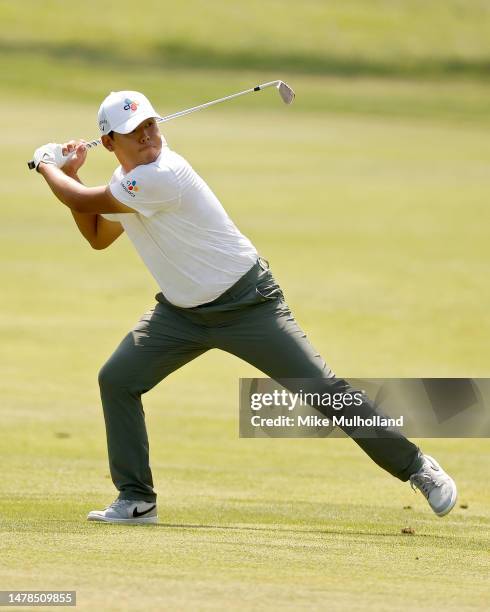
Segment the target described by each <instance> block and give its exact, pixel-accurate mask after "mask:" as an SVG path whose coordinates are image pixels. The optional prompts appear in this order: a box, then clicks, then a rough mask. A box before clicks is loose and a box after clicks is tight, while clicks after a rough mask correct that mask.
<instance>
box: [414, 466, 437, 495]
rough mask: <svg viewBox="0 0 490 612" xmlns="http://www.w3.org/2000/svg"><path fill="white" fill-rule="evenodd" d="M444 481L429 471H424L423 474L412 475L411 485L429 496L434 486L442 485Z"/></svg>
mask: <svg viewBox="0 0 490 612" xmlns="http://www.w3.org/2000/svg"><path fill="white" fill-rule="evenodd" d="M442 485H443V482H442V481H440V480H438V479H437V478H434V476H432V475H431V474H430V473H429V472H422V473H421V474H413V476H411V477H410V486H411V487H412V489H413V490H414V491H415V489H419V491H421V492H422V493H423V494H424V496H425V497H427V498H428V497H429V493H430V492H431V491H432V489H433V488H434V487H441V486H442Z"/></svg>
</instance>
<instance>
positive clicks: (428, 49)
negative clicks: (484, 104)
mask: <svg viewBox="0 0 490 612" xmlns="http://www.w3.org/2000/svg"><path fill="white" fill-rule="evenodd" d="M489 11H490V8H489V5H488V2H486V1H485V0H472V2H467V1H465V0H431V2H429V3H428V2H425V1H423V0H405V1H396V2H394V1H393V0H344V1H343V2H324V1H323V0H305V1H303V2H301V3H298V2H295V1H293V0H247V2H228V1H227V0H211V1H209V2H205V3H204V2H201V1H200V0H186V1H184V2H180V3H177V4H176V3H175V2H168V1H161V0H146V1H143V2H139V3H138V4H137V5H135V3H133V2H129V1H128V0H120V1H119V2H118V3H117V10H115V8H114V4H113V3H112V2H110V1H109V0H86V1H85V2H83V3H81V4H79V5H75V6H70V7H69V9H68V8H67V6H66V4H64V3H63V2H62V1H61V0H45V1H44V2H42V3H39V2H35V1H34V0H28V1H25V2H22V3H14V2H6V1H2V2H0V17H1V18H2V23H3V24H4V29H3V32H2V43H1V47H2V48H3V50H4V51H8V52H9V53H12V54H16V55H25V54H28V55H41V56H45V57H50V58H54V59H56V60H61V59H63V58H65V57H72V58H77V60H78V61H80V62H82V63H83V62H87V63H90V64H92V65H100V64H103V65H104V64H105V65H106V66H107V65H109V66H110V65H112V66H114V65H115V64H121V63H122V62H124V65H125V66H126V69H127V70H129V71H131V73H132V74H134V71H135V69H137V68H138V67H141V66H142V65H143V64H145V65H147V66H148V65H151V66H152V67H154V68H158V67H161V66H162V65H163V66H166V67H169V66H173V67H178V68H189V67H194V68H195V67H200V68H204V69H210V68H213V69H216V68H220V69H223V68H229V69H237V70H243V69H254V70H275V69H277V68H281V69H282V70H286V71H290V70H291V71H294V72H306V73H316V74H342V75H345V74H346V75H359V74H377V75H384V76H396V75H398V76H399V75H412V76H416V75H418V76H440V77H451V76H454V75H468V76H472V77H485V78H486V77H487V75H488V66H489V62H490V43H489V40H490V37H489V35H490V20H489V19H488V17H489Z"/></svg>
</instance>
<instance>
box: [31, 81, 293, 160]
mask: <svg viewBox="0 0 490 612" xmlns="http://www.w3.org/2000/svg"><path fill="white" fill-rule="evenodd" d="M267 87H275V88H276V89H277V90H278V92H279V95H280V96H281V99H282V101H283V102H284V103H285V104H291V102H292V101H293V100H294V91H293V90H292V89H291V87H289V85H287V84H286V83H284V81H270V83H264V84H262V85H256V86H255V87H252V88H251V89H246V90H245V91H240V92H238V93H235V94H231V95H230V96H225V97H224V98H219V99H218V100H212V101H211V102H205V103H204V104H200V105H199V106H193V107H192V108H188V109H186V110H183V111H179V112H177V113H173V114H172V115H167V116H166V117H157V118H156V119H157V121H158V123H163V122H165V121H170V120H171V119H176V118H177V117H183V116H184V115H189V114H190V113H194V112H196V111H198V110H202V109H203V108H207V107H208V106H212V105H213V104H219V103H220V102H226V100H232V99H233V98H238V97H239V96H244V95H245V94H249V93H253V92H254V91H261V90H262V89H266V88H267ZM100 144H102V141H101V140H100V139H97V140H91V141H89V142H87V143H86V147H87V148H88V149H92V148H94V147H97V146H98V145H100ZM27 165H28V167H29V170H33V169H34V165H35V164H34V160H31V161H30V162H28V163H27Z"/></svg>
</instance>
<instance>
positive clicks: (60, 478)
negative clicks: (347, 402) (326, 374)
mask: <svg viewBox="0 0 490 612" xmlns="http://www.w3.org/2000/svg"><path fill="white" fill-rule="evenodd" d="M106 4H107V3H104V2H101V3H98V4H97V6H98V7H99V8H98V9H97V13H95V11H96V8H95V6H96V5H95V3H94V2H85V3H84V4H83V9H82V8H81V7H82V5H80V6H70V7H67V5H66V4H62V3H57V2H52V1H46V2H44V3H34V2H32V3H31V2H24V3H13V2H0V16H1V17H2V20H3V24H4V28H3V34H2V41H1V42H0V47H1V49H2V50H3V51H4V53H2V54H0V69H1V70H2V86H3V92H4V93H3V95H4V102H5V104H7V105H8V121H4V122H3V123H2V143H3V147H2V149H1V151H0V162H1V166H2V199H3V212H2V223H1V224H0V269H1V279H2V296H3V300H2V302H1V307H0V334H1V338H2V342H1V343H0V362H1V363H2V376H1V377H0V396H1V397H2V402H1V403H0V422H1V423H2V444H1V446H0V461H1V465H2V478H1V479H0V589H15V588H22V589H31V590H32V589H49V588H56V589H76V590H77V591H78V606H79V607H80V608H81V609H84V610H89V609H100V610H128V609H141V610H142V609H148V608H150V609H165V610H182V609H186V610H196V609H203V610H204V609H209V610H217V609H229V608H231V609H235V608H238V609H250V610H252V609H253V610H260V609H264V610H265V609H277V608H280V607H283V608H286V609H305V610H306V609H308V610H310V609H326V610H373V611H378V610H390V611H391V610H402V609H403V610H415V609H417V610H435V609H446V610H454V611H456V610H458V611H459V610H475V609H482V610H483V609H486V605H487V602H488V597H489V590H488V584H487V575H488V567H489V563H488V561H489V559H488V549H489V537H488V533H489V526H490V512H489V507H490V497H489V492H488V488H485V486H484V485H485V483H486V479H487V477H488V476H487V475H488V465H489V463H488V444H487V442H486V441H484V440H419V441H418V443H419V444H420V445H421V446H422V448H423V449H424V450H426V451H427V452H429V453H430V454H433V455H434V456H435V457H437V458H438V459H439V460H440V461H441V463H442V464H443V466H445V467H446V468H447V469H448V470H449V471H450V472H451V474H453V475H454V477H455V479H456V481H457V483H458V486H459V490H460V500H459V503H458V505H457V507H456V508H455V509H454V511H453V512H452V513H451V514H450V515H449V516H448V517H446V518H444V519H438V518H437V517H435V516H434V515H433V514H432V513H431V512H430V510H429V509H428V507H427V505H426V503H425V501H424V500H423V499H422V497H421V495H417V496H415V495H414V494H413V493H412V492H411V490H410V488H409V486H408V485H407V484H401V483H399V482H398V481H396V480H394V479H392V478H390V477H389V476H387V475H386V474H385V473H384V472H382V471H381V470H380V469H379V468H377V467H376V466H375V465H374V464H372V463H371V462H370V461H369V460H368V459H366V458H365V457H364V456H363V454H362V452H361V451H360V450H359V449H358V448H357V446H356V445H355V444H353V443H352V442H351V441H350V440H339V439H335V440H333V439H326V440H311V439H309V440H246V439H243V440H239V439H238V438H237V435H238V414H237V411H238V406H237V403H238V379H239V377H252V376H254V375H256V374H257V371H256V370H254V369H253V368H252V367H251V366H249V365H248V364H246V363H243V362H240V361H239V360H237V359H236V358H234V357H231V356H229V355H225V354H223V353H219V352H217V351H212V352H210V353H208V354H207V355H205V356H203V357H201V358H200V359H198V360H196V361H195V362H193V363H191V364H189V365H188V366H186V367H185V368H183V369H182V370H181V371H178V372H176V373H175V374H174V375H172V376H171V377H170V378H169V379H168V380H167V381H165V382H164V383H162V384H161V385H159V386H158V387H157V388H155V389H154V390H153V391H152V392H151V393H149V394H147V395H146V396H145V411H146V414H147V420H148V426H149V435H150V444H151V449H152V468H153V472H154V478H155V484H156V488H157V491H158V493H159V505H160V521H161V524H160V525H159V526H155V527H148V528H140V527H136V528H128V527H117V526H110V525H95V524H89V523H87V522H86V521H85V516H86V513H87V512H88V511H89V510H91V509H94V508H99V507H102V506H104V505H105V504H107V503H108V502H110V501H112V499H113V497H114V489H113V486H112V483H111V481H110V479H109V476H108V467H107V457H106V447H105V432H104V426H103V418H102V411H101V407H100V400H99V397H98V389H97V372H98V370H99V368H100V367H101V366H102V364H103V363H104V361H105V360H106V359H107V358H108V356H109V355H110V354H111V353H112V351H113V350H114V348H115V347H116V345H117V343H118V342H119V341H120V339H121V338H122V337H123V335H124V334H125V333H126V332H127V330H128V329H129V328H130V327H131V326H132V325H133V324H134V323H135V322H136V321H137V320H138V318H139V316H140V315H141V314H142V313H143V312H144V311H145V310H147V309H148V308H149V307H151V306H152V305H153V303H154V299H153V296H154V294H155V293H156V292H157V287H156V286H155V283H154V281H153V280H152V278H151V276H150V275H149V273H148V272H147V271H146V269H145V268H144V267H143V264H142V263H141V262H140V260H139V258H138V256H137V254H136V253H135V252H134V251H133V249H132V247H131V245H130V244H129V242H128V240H127V239H126V237H124V236H123V237H121V238H120V239H119V240H118V241H117V242H116V243H115V244H114V245H113V246H112V247H111V248H110V249H108V250H106V251H102V252H96V251H93V250H91V249H90V247H89V246H88V244H87V243H86V242H85V241H84V239H83V238H82V237H81V236H80V235H79V234H78V231H77V229H76V227H75V225H74V223H73V221H72V219H71V216H70V214H69V212H68V210H67V209H66V208H65V207H64V206H63V205H62V204H60V203H58V202H56V201H55V200H54V198H53V197H52V196H51V195H50V193H49V192H48V190H47V188H46V186H45V185H44V184H43V182H42V179H41V177H39V176H38V175H36V174H35V173H30V172H28V171H27V168H26V165H25V162H26V161H27V159H28V158H30V157H31V155H32V151H33V149H34V148H35V147H36V146H38V145H39V144H41V143H43V142H47V141H50V140H58V141H62V140H64V139H68V138H71V137H74V136H75V137H77V136H82V137H86V138H91V137H92V136H95V135H96V131H95V128H96V111H97V107H98V104H99V103H100V101H101V99H102V98H103V97H104V96H105V95H106V93H107V92H108V91H109V90H111V89H119V88H128V87H129V88H136V89H142V90H144V91H146V92H147V93H148V94H149V96H150V97H151V99H152V100H154V101H155V105H156V106H157V107H158V108H159V109H160V110H161V112H162V113H170V112H173V111H175V110H179V109H181V108H186V107H189V106H192V105H194V104H198V103H200V102H202V101H205V100H208V99H213V98H216V97H218V96H220V95H225V94H227V93H231V92H233V91H237V90H239V89H242V88H243V89H245V88H247V87H250V86H251V85H252V84H255V83H256V82H264V81H267V80H271V79H273V78H278V77H280V78H284V79H285V80H287V81H289V82H290V84H291V85H292V86H293V87H294V88H295V89H296V93H297V100H296V101H295V104H294V105H293V106H291V107H285V106H282V105H281V104H280V103H279V102H278V98H277V97H276V96H275V95H274V93H273V92H271V91H268V92H263V93H261V94H260V95H257V96H250V97H246V98H243V99H240V100H237V101H234V102H233V103H230V104H229V105H222V106H220V107H215V108H214V109H209V110H207V111H205V112H203V113H198V114H195V115H192V116H190V117H186V118H183V119H179V120H178V121H175V122H172V123H169V124H167V125H166V126H165V134H166V136H167V139H168V141H169V142H170V144H171V146H172V147H173V148H175V149H176V150H177V151H178V152H180V153H182V154H183V155H184V156H185V157H187V158H188V159H189V161H190V162H191V163H192V164H193V166H194V167H195V168H196V170H197V171H198V172H199V173H200V174H202V175H203V176H204V178H205V179H206V180H207V181H208V183H209V184H210V186H211V187H212V188H213V190H214V191H215V192H216V194H217V195H218V196H219V198H220V199H221V200H222V202H223V204H224V205H225V207H226V208H227V210H228V211H229V213H230V215H231V216H232V218H233V219H234V220H235V222H236V223H237V225H238V226H239V227H240V228H241V230H242V231H243V232H244V233H246V234H247V235H248V236H249V237H250V238H251V239H252V240H253V242H254V243H255V244H256V245H257V247H258V248H259V250H260V252H261V254H262V255H263V256H265V257H266V258H268V259H269V260H270V262H271V265H272V268H273V271H274V273H275V275H276V276H277V277H278V279H279V281H280V282H281V284H282V286H283V288H284V290H285V293H286V297H287V300H288V302H289V304H290V306H291V307H292V309H293V312H294V313H295V315H296V317H297V319H298V321H299V322H300V324H301V325H302V327H303V328H304V329H305V331H306V332H307V334H308V335H309V337H310V338H311V340H312V342H313V343H314V345H315V346H316V347H317V348H318V349H319V351H320V352H321V353H322V354H323V355H324V356H325V358H326V360H327V361H328V362H329V364H330V365H331V366H332V367H333V368H334V370H335V371H336V372H337V373H338V374H339V375H343V376H346V377H353V378H354V377H356V378H363V377H364V378H365V377H389V376H393V377H402V376H413V377H415V376H424V377H431V376H441V377H451V376H454V377H461V376H462V377H466V376H468V377H485V376H488V372H489V371H490V361H489V356H488V346H489V343H490V323H489V319H488V304H489V302H490V289H489V286H488V276H489V271H490V270H489V263H488V245H487V243H488V238H487V234H488V231H487V228H488V227H489V225H490V212H489V208H488V205H487V202H488V201H489V199H490V175H489V173H488V159H489V158H490V144H489V143H490V138H489V136H490V104H489V102H488V100H489V99H490V96H489V94H490V91H489V89H490V84H489V83H488V82H487V79H486V78H480V77H483V76H484V75H483V74H482V72H481V70H480V68H478V67H479V66H480V67H481V66H484V65H485V62H486V61H487V58H488V23H489V22H488V19H485V18H484V17H485V16H486V15H487V12H488V5H487V3H485V2H472V3H468V2H464V3H463V2H457V1H447V2H431V3H421V2H415V1H414V2H376V3H374V2H360V1H355V2H354V1H352V2H344V3H326V2H306V3H302V4H301V5H299V4H297V3H294V4H293V3H286V2H271V1H264V2H260V3H259V2H255V1H253V2H252V1H251V2H248V3H247V4H246V5H245V4H242V5H241V8H242V10H239V8H237V4H236V3H229V2H209V3H198V2H192V3H191V2H187V3H180V4H177V5H175V4H173V5H172V6H171V9H172V10H171V11H170V12H168V11H166V10H165V9H166V8H168V7H169V6H170V5H166V4H165V3H161V2H158V3H156V2H155V3H151V2H145V3H138V4H137V5H129V3H126V2H121V3H119V5H118V7H119V8H118V10H117V11H114V10H113V8H112V9H111V11H109V12H108V9H107V6H106ZM112 6H113V5H112V4H111V7H112ZM244 7H245V8H246V10H245V8H244ZM463 9H464V10H463ZM95 15H97V17H98V18H97V19H95V18H94V16H95ZM108 15H109V17H110V18H107V16H108ZM101 16H102V17H103V18H101ZM136 28H137V29H136ZM434 32H437V36H436V35H434ZM111 37H112V38H111ZM108 41H110V42H111V44H110V45H109V42H108ZM112 43H113V44H112ZM159 45H160V47H159ZM196 50H197V51H196ZM287 54H289V56H287ZM319 58H320V60H321V61H320V62H319ZM455 58H456V60H457V61H459V62H462V64H461V65H463V64H464V66H465V69H464V71H463V72H461V73H458V79H457V80H455V79H454V78H453V76H454V71H451V70H450V69H447V66H449V64H448V62H451V61H453V60H454V59H455ZM261 60H263V61H261ZM327 60H328V61H327ZM361 60H362V61H361ZM426 60H427V61H428V62H429V67H430V65H432V66H433V68H431V70H432V74H437V77H438V79H437V81H432V80H429V79H428V78H427V77H428V76H429V74H428V72H430V70H429V71H428V72H427V71H426V73H425V74H424V70H423V66H424V65H425V64H426ZM429 60H430V61H429ZM321 62H323V64H322V63H321ZM328 62H330V64H329V65H327V64H328ZM335 62H337V64H336V66H337V68H338V70H337V68H336V69H333V68H332V66H333V65H334V63H335ZM349 62H351V63H349ZM356 62H357V64H356ZM430 62H432V64H430ZM189 64H191V65H190V66H189ZM318 66H320V67H319V68H318ZM329 66H330V67H329ZM349 66H350V67H351V68H349ZM352 66H354V67H356V66H357V68H356V69H355V70H353V69H352ZM363 66H364V68H363ZM366 66H367V69H366ZM376 66H378V67H380V66H381V67H382V68H383V70H384V72H383V71H380V70H377V69H376ZM444 66H446V68H444ZM407 67H410V69H408V68H407ZM434 67H435V68H434ZM463 73H464V76H465V77H472V78H465V79H460V78H459V76H463ZM407 74H411V75H413V76H417V79H416V80H415V79H407V78H406V76H407ZM332 75H334V76H332ZM353 75H357V76H353ZM359 75H363V76H359ZM345 76H349V78H345ZM388 76H389V77H390V78H389V79H387V78H385V77H388ZM401 76H404V78H401ZM420 77H424V78H420ZM475 77H478V78H475ZM5 117H6V116H5ZM113 168H114V162H113V159H112V158H111V156H110V155H109V154H107V153H106V152H104V151H102V150H96V151H93V152H90V155H89V160H88V162H87V165H86V168H85V169H84V170H83V172H82V173H81V174H82V178H83V179H84V180H85V181H86V182H87V183H88V184H91V185H93V184H103V183H105V182H107V180H108V178H109V177H110V175H111V172H112V170H113ZM460 504H467V506H468V507H467V508H466V509H463V508H461V507H460ZM405 506H410V508H404V507H405ZM405 527H412V529H413V530H414V531H415V533H414V534H413V535H405V534H402V533H401V530H402V529H403V528H405Z"/></svg>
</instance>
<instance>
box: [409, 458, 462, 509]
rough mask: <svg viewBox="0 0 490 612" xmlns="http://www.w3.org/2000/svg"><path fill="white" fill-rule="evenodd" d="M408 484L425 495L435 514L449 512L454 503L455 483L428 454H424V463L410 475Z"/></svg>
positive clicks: (455, 494) (456, 493)
mask: <svg viewBox="0 0 490 612" xmlns="http://www.w3.org/2000/svg"><path fill="white" fill-rule="evenodd" d="M410 486H411V487H412V489H414V490H415V489H418V490H419V491H420V492H421V493H422V494H423V495H424V496H425V498H426V499H427V501H428V502H429V506H430V507H431V508H432V510H434V512H435V513H436V514H437V516H445V515H446V514H448V512H451V510H452V509H453V507H454V504H455V503H456V498H457V496H458V491H457V489H456V483H455V482H454V480H453V479H452V478H451V477H450V476H449V475H448V474H446V472H445V471H444V470H443V469H442V467H441V466H440V465H439V464H438V463H437V461H436V460H435V459H433V458H432V457H429V455H424V464H423V465H422V467H421V468H420V470H419V471H418V472H415V474H412V475H411V476H410Z"/></svg>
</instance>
